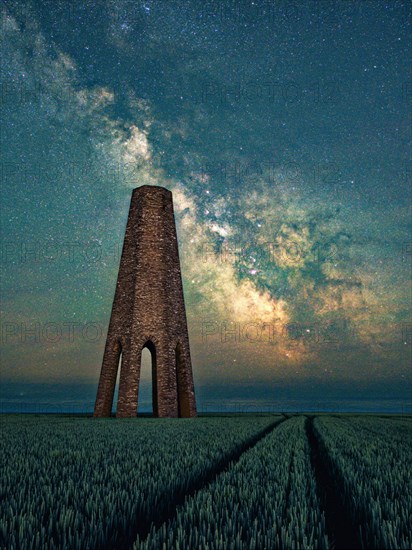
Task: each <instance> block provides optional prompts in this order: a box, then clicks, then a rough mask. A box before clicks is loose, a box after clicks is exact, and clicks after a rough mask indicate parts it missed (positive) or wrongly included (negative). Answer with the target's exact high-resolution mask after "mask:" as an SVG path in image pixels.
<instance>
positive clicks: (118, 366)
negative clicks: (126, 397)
mask: <svg viewBox="0 0 412 550" xmlns="http://www.w3.org/2000/svg"><path fill="white" fill-rule="evenodd" d="M112 352H113V357H114V365H113V366H114V391H113V397H112V400H111V403H110V416H111V415H113V414H115V413H116V403H117V401H118V399H119V382H120V371H121V370H122V356H123V349H122V343H121V342H120V340H116V341H115V342H114V344H113V348H112Z"/></svg>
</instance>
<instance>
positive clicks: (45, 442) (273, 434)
mask: <svg viewBox="0 0 412 550" xmlns="http://www.w3.org/2000/svg"><path fill="white" fill-rule="evenodd" d="M0 421H1V428H2V439H1V447H0V467H1V479H0V495H1V499H0V548H1V549H7V550H11V549H16V550H17V549H18V550H20V549H22V550H23V549H40V548H42V549H43V548H50V549H51V548H67V549H76V548H78V549H80V548H81V549H86V548H87V549H89V548H97V549H108V548H130V549H131V548H134V549H139V548H151V549H157V548H165V549H166V548H180V549H183V548H193V549H198V548H199V549H201V548H204V549H206V548H208V549H214V548H216V549H218V548H219V549H226V548H234V549H235V548H236V549H237V548H239V549H243V548H247V549H262V548H268V549H270V548H339V547H340V548H343V547H346V548H348V547H354V548H355V547H357V548H410V547H411V546H412V539H411V535H410V532H411V529H410V518H411V516H412V490H411V489H412V487H411V479H410V476H409V475H408V472H409V459H410V456H411V454H412V453H411V451H412V437H411V436H412V430H411V427H412V424H411V419H410V418H402V417H387V416H386V417H379V416H371V415H367V416H366V415H365V416H361V415H358V416H356V415H319V416H316V415H313V414H311V415H296V416H292V417H290V418H287V417H286V416H284V415H283V416H282V415H278V416H277V415H256V416H253V415H250V416H241V417H240V416H239V417H236V416H233V417H228V416H226V417H224V418H223V417H218V416H211V417H199V418H195V419H154V418H136V419H120V420H116V419H94V418H87V417H70V416H63V415H62V416H58V415H53V416H47V415H36V416H30V415H3V416H2V417H1V419H0Z"/></svg>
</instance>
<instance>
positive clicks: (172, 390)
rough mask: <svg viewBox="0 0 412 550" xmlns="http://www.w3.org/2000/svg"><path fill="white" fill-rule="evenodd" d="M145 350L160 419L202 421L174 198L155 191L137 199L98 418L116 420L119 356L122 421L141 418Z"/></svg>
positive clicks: (142, 191)
mask: <svg viewBox="0 0 412 550" xmlns="http://www.w3.org/2000/svg"><path fill="white" fill-rule="evenodd" d="M145 347H147V348H148V349H149V350H150V352H151V355H152V384H153V413H154V416H159V417H192V416H196V403H195V395H194V387H193V377H192V363H191V359H190V349H189V336H188V331H187V321H186V311H185V304H184V298H183V286H182V277H181V273H180V262H179V251H178V245H177V235H176V226H175V219H174V213H173V200H172V193H171V192H170V191H169V190H167V189H165V188H164V187H154V186H151V185H142V186H141V187H138V188H136V189H134V190H133V193H132V198H131V202H130V210H129V217H128V220H127V226H126V234H125V238H124V243H123V251H122V257H121V260H120V268H119V274H118V278H117V286H116V292H115V296H114V301H113V307H112V314H111V318H110V324H109V330H108V333H107V340H106V347H105V351H104V356H103V364H102V369H101V373H100V380H99V387H98V390H97V397H96V405H95V409H94V416H97V417H105V416H110V414H111V411H112V404H113V397H114V390H115V385H116V377H117V370H118V367H119V362H120V356H121V359H122V360H121V370H120V383H119V398H118V403H117V411H116V416H117V417H133V416H136V414H137V398H138V392H139V379H140V364H141V355H142V349H143V348H145Z"/></svg>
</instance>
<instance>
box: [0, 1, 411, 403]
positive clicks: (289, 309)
mask: <svg viewBox="0 0 412 550" xmlns="http://www.w3.org/2000/svg"><path fill="white" fill-rule="evenodd" d="M1 13H2V16H1V17H2V36H3V38H2V46H1V50H2V77H1V78H2V81H1V86H2V103H1V156H2V180H1V181H2V200H1V224H2V236H3V244H2V266H1V299H2V304H1V308H2V364H1V372H0V377H1V378H0V381H1V383H2V390H1V402H2V406H3V409H5V410H7V409H8V408H10V407H14V408H15V409H19V407H20V409H22V408H24V407H27V406H28V405H27V404H28V403H29V404H30V406H31V407H34V408H36V407H38V409H41V408H42V407H44V406H47V405H48V404H51V405H53V404H56V403H61V404H62V407H63V408H64V407H65V408H67V409H70V407H71V408H72V409H75V408H76V407H78V408H81V407H83V405H84V404H85V403H90V408H91V406H92V403H93V400H94V397H95V391H96V389H97V381H98V376H99V372H100V365H101V359H102V355H103V348H104V341H105V340H104V336H105V332H106V330H107V326H108V322H109V317H110V309H111V304H112V300H113V295H114V288H115V282H116V276H117V270H118V263H119V259H120V252H121V246H122V241H123V236H124V229H125V224H126V218H127V211H128V206H129V201H130V195H131V190H132V189H133V188H134V187H137V186H139V185H142V184H153V185H162V186H165V187H167V188H168V189H171V190H172V192H173V196H174V205H175V215H176V222H177V228H178V234H179V239H180V255H181V263H182V270H183V279H184V290H185V299H186V307H187V314H188V322H189V332H190V342H191V352H192V360H193V370H194V379H195V386H196V388H197V391H198V396H199V399H200V401H201V403H212V402H213V400H215V401H216V402H217V403H220V404H221V403H223V402H225V395H226V397H227V400H228V402H229V401H230V402H232V403H233V402H243V401H245V400H246V401H247V402H248V403H250V402H256V403H261V404H262V403H267V402H270V401H273V402H276V401H278V400H282V403H288V402H290V401H291V400H294V402H297V403H299V402H300V403H310V402H315V401H318V402H323V403H324V404H326V403H328V402H335V403H336V402H338V401H339V402H345V403H350V402H351V401H352V403H357V404H358V405H356V406H359V407H362V405H359V403H365V407H366V408H367V407H368V406H371V405H370V403H374V405H373V407H375V408H376V407H379V406H382V407H386V406H387V405H386V404H385V403H388V402H391V403H395V404H397V405H393V406H399V407H405V406H406V405H405V403H408V402H409V403H410V402H412V398H411V397H412V396H411V388H412V380H411V345H412V344H411V326H412V320H411V299H412V293H411V286H410V276H411V242H412V237H411V193H410V175H411V157H410V152H411V149H410V146H411V133H412V132H411V128H412V125H411V124H412V99H411V98H412V76H411V44H410V38H409V36H410V23H411V8H410V3H408V2H401V1H391V2H381V1H378V0H373V1H369V0H364V1H362V2H358V1H357V2H355V1H351V0H342V1H326V0H319V1H318V0H317V1H309V0H308V1H305V2H298V1H292V0H291V1H288V2H283V1H273V2H269V1H263V2H259V1H256V2H249V1H245V2H240V3H238V2H231V1H228V2H223V3H222V2H194V1H185V2H174V1H171V2H169V1H168V2H166V1H160V0H157V1H155V2H153V1H139V0H138V1H133V2H132V1H119V0H112V1H110V0H105V1H101V2H83V3H74V5H73V4H71V3H70V2H60V1H54V0H53V1H47V2H28V3H27V2H14V1H3V2H2V12H1ZM146 359H147V357H146ZM146 363H147V361H146ZM146 366H147V365H146ZM147 372H148V367H147V368H146V369H145V372H144V379H145V380H146V385H145V384H143V386H144V387H146V386H147V382H148V381H149V379H148V375H147ZM145 391H146V390H144V392H145ZM146 397H147V393H143V398H142V402H143V401H144V400H145V399H146ZM368 403H369V405H368ZM205 406H206V405H205ZM325 406H326V405H325ZM347 406H350V405H347Z"/></svg>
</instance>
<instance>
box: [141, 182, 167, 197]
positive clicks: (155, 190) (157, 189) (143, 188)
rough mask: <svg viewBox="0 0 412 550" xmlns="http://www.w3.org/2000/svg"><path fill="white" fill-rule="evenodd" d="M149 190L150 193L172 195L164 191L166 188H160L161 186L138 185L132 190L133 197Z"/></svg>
mask: <svg viewBox="0 0 412 550" xmlns="http://www.w3.org/2000/svg"><path fill="white" fill-rule="evenodd" d="M149 189H150V193H159V192H161V193H166V194H170V195H171V194H172V192H171V191H170V190H169V189H166V187H162V186H161V185H147V184H145V185H140V186H139V187H135V188H134V189H133V195H135V194H137V193H142V192H147V191H149Z"/></svg>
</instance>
